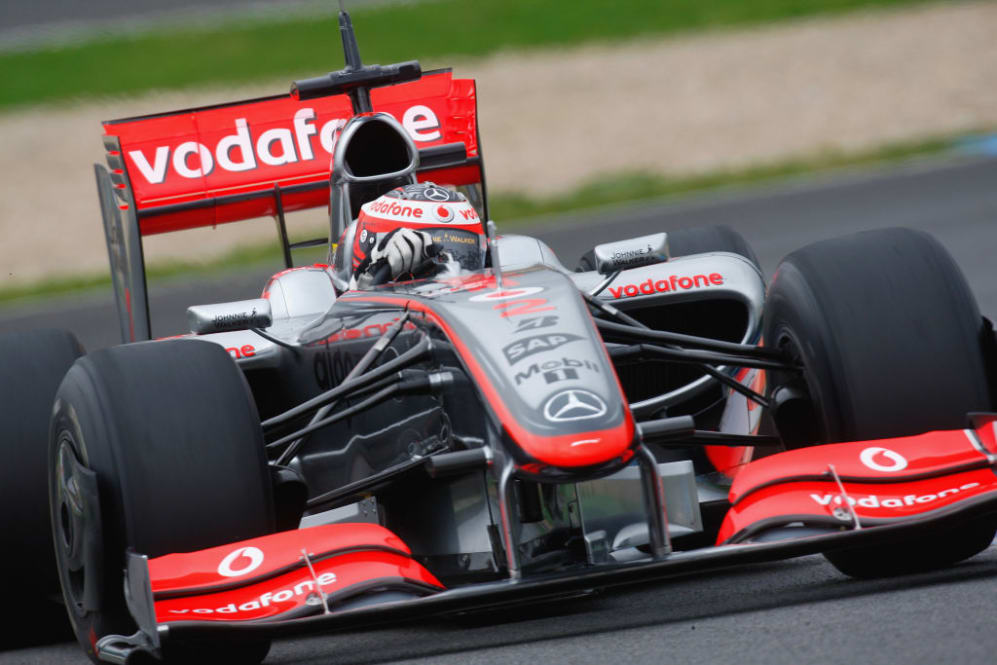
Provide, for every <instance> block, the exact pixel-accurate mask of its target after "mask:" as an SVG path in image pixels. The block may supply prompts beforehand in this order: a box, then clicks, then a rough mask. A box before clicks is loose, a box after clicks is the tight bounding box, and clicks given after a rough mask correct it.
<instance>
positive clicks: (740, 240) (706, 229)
mask: <svg viewBox="0 0 997 665" xmlns="http://www.w3.org/2000/svg"><path fill="white" fill-rule="evenodd" d="M708 252H730V253H731V254H738V255H740V256H743V257H744V258H746V259H748V260H749V261H751V263H752V264H754V266H755V267H756V268H758V269H759V272H760V271H761V267H760V266H759V265H758V257H756V256H755V252H754V251H753V250H752V249H751V245H749V244H748V242H747V241H746V240H745V239H744V237H743V236H742V235H741V234H740V233H738V232H737V231H735V230H734V229H732V228H730V227H729V226H703V227H698V228H692V229H678V230H676V231H669V232H668V253H669V254H670V255H671V256H672V257H678V256H689V255H692V254H706V253H708ZM589 270H595V250H592V249H590V250H589V251H587V252H585V254H583V255H582V258H580V259H579V260H578V267H577V268H575V272H587V271H589Z"/></svg>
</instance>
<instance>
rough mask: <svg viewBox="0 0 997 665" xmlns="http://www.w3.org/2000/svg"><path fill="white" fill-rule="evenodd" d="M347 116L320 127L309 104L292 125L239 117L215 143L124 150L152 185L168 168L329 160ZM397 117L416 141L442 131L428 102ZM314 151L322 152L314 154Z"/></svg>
mask: <svg viewBox="0 0 997 665" xmlns="http://www.w3.org/2000/svg"><path fill="white" fill-rule="evenodd" d="M348 117H349V116H348V115H347V116H345V117H342V118H331V119H329V120H326V121H325V122H324V123H322V124H321V126H319V125H318V124H317V123H316V118H317V114H316V112H315V109H314V108H312V107H305V108H302V109H298V110H297V111H296V112H295V113H294V117H293V118H292V119H291V121H290V123H289V126H287V127H270V128H269V129H263V130H261V129H256V128H254V127H253V126H252V125H251V122H250V120H249V119H248V118H246V117H241V118H235V119H234V123H233V124H234V126H233V127H232V133H230V134H226V135H224V136H222V137H221V138H219V139H218V140H217V141H215V142H213V143H209V144H204V143H201V142H200V141H184V142H183V143H180V144H179V145H176V146H172V145H170V144H163V145H158V146H155V148H153V149H151V150H150V149H148V148H147V149H136V150H128V151H127V152H126V153H125V154H126V155H127V156H128V160H129V162H130V163H131V164H132V165H134V166H135V169H136V170H137V172H138V173H139V174H141V175H142V177H143V178H144V179H145V181H146V182H147V183H149V184H153V185H158V184H161V183H163V182H165V181H166V177H167V174H168V173H170V172H172V173H174V174H176V175H177V176H179V177H181V178H189V179H194V178H203V177H205V176H207V175H210V174H211V173H212V172H213V171H214V170H215V169H216V168H218V169H221V170H223V171H229V172H231V173H236V172H240V171H253V170H256V169H259V168H260V167H267V166H284V165H285V164H294V163H296V162H310V161H315V160H316V159H319V158H321V159H322V160H324V162H323V163H325V162H327V161H328V159H329V157H330V156H331V155H332V147H333V145H332V144H333V136H334V135H335V132H336V130H337V129H339V128H340V127H342V126H343V125H345V124H346V120H347V118H348ZM399 120H400V122H401V123H402V126H403V127H404V128H405V130H406V131H407V132H408V133H409V136H411V137H412V140H413V141H415V142H416V144H417V145H418V144H419V143H427V142H432V141H436V140H437V139H439V138H440V137H441V136H442V135H443V134H442V132H441V131H440V119H439V117H438V116H437V115H436V113H434V112H433V109H431V108H429V107H428V106H425V105H424V104H416V105H414V106H410V107H408V108H407V109H405V111H404V112H403V113H402V116H401V118H399ZM316 139H317V140H316ZM316 151H319V152H320V154H319V155H316ZM150 153H151V154H150Z"/></svg>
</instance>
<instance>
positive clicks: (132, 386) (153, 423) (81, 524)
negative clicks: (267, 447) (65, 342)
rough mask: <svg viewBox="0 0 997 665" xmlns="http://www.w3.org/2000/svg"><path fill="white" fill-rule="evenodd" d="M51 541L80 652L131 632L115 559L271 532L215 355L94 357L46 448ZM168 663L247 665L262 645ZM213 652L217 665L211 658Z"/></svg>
mask: <svg viewBox="0 0 997 665" xmlns="http://www.w3.org/2000/svg"><path fill="white" fill-rule="evenodd" d="M49 502H50V509H51V513H50V516H51V524H52V537H53V540H54V541H55V552H56V560H57V563H58V570H59V576H60V582H61V584H62V590H63V598H64V600H65V602H66V606H67V611H68V613H69V618H70V622H71V623H72V625H73V629H74V631H75V633H76V637H77V639H78V640H79V642H80V644H81V646H82V647H83V648H84V650H85V651H86V652H87V654H88V655H89V656H90V658H91V659H93V660H94V661H95V662H96V660H97V654H96V652H95V644H96V642H97V641H98V640H99V639H100V638H101V637H103V636H105V635H108V634H119V635H130V634H131V633H133V632H134V631H135V630H136V627H135V625H134V623H133V622H132V620H131V618H130V616H129V614H128V612H127V609H126V607H125V601H124V596H123V579H122V575H123V574H122V570H123V567H124V563H125V552H126V550H127V549H132V550H134V551H135V552H138V553H141V554H146V555H148V556H149V557H150V558H152V557H156V556H161V555H164V554H168V553H172V552H187V551H192V550H198V549H204V548H208V547H214V546H218V545H222V544H225V543H229V542H233V541H238V540H242V539H247V538H253V537H256V536H261V535H265V534H268V533H272V532H273V531H274V510H273V499H272V489H271V484H270V477H269V473H268V469H267V461H266V457H265V454H264V448H263V434H262V430H261V428H260V422H259V415H258V414H257V412H256V406H255V404H254V402H253V399H252V395H251V394H250V392H249V388H248V386H247V384H246V382H245V379H244V377H243V376H242V373H241V372H240V371H239V369H238V368H237V367H236V366H235V364H234V363H233V362H232V359H231V358H230V357H229V356H228V354H227V353H226V352H225V350H224V349H222V348H221V347H219V346H216V345H214V344H211V343H208V342H200V341H190V340H174V341H165V342H146V343H140V344H131V345H126V346H120V347H115V348H111V349H105V350H102V351H98V352H96V353H93V354H91V355H89V356H86V357H84V358H82V359H80V360H79V361H78V362H77V363H76V364H75V365H74V366H73V367H72V369H70V371H69V373H68V374H67V375H66V378H65V380H64V381H63V382H62V385H61V386H60V387H59V390H58V393H57V395H56V401H55V408H54V412H53V417H52V427H51V436H50V447H49ZM164 646H165V647H167V648H166V650H165V652H164V655H165V656H166V658H167V660H168V662H176V663H195V662H202V661H203V662H243V663H248V662H259V661H260V660H262V658H263V657H265V655H266V653H267V649H268V648H269V645H268V644H267V643H266V642H260V643H240V644H238V645H236V644H226V645H224V649H220V650H219V649H215V648H213V646H212V645H210V644H204V645H198V648H197V649H196V650H194V651H186V652H185V651H183V650H178V649H169V648H168V647H169V646H170V645H169V644H167V645H164ZM221 654H224V657H221Z"/></svg>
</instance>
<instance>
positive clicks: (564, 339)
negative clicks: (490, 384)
mask: <svg viewBox="0 0 997 665" xmlns="http://www.w3.org/2000/svg"><path fill="white" fill-rule="evenodd" d="M580 339H582V338H581V337H579V336H578V335H572V334H571V333H547V334H545V335H531V336H530V337H524V338H523V339H521V340H518V341H515V342H513V343H512V344H509V345H508V346H506V347H505V348H504V349H502V353H504V354H505V359H506V360H507V361H509V364H510V365H515V364H516V363H517V362H519V361H520V360H522V359H523V358H526V357H528V356H532V355H533V354H535V353H540V352H542V351H553V350H554V349H556V348H558V347H560V346H564V345H565V344H568V343H570V342H577V341H578V340H580Z"/></svg>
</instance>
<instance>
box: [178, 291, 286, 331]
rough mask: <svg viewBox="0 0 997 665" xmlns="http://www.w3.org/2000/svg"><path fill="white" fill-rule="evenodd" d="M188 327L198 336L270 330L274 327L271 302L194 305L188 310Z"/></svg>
mask: <svg viewBox="0 0 997 665" xmlns="http://www.w3.org/2000/svg"><path fill="white" fill-rule="evenodd" d="M187 325H188V326H189V327H190V331H191V332H192V333H195V334H197V335H206V334H208V333H218V332H229V331H232V330H247V329H249V328H269V327H270V326H271V325H273V315H272V314H271V312H270V301H269V300H267V299H266V298H255V299H253V300H237V301H235V302H223V303H217V304H214V305H193V306H191V307H188V308H187Z"/></svg>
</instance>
